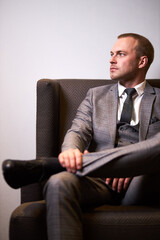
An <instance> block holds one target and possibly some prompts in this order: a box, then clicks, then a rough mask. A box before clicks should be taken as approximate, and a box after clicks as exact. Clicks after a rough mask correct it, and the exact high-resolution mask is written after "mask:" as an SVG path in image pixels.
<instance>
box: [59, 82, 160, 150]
mask: <svg viewBox="0 0 160 240" xmlns="http://www.w3.org/2000/svg"><path fill="white" fill-rule="evenodd" d="M117 108H118V85H117V84H111V85H107V86H101V87H96V88H92V89H90V90H89V91H88V93H87V95H86V98H85V99H84V101H83V102H82V103H81V105H80V107H79V108H78V110H77V114H76V117H75V119H74V120H73V124H72V126H71V129H69V130H68V132H67V134H66V136H65V139H64V142H63V145H62V151H64V150H66V149H69V148H78V149H80V150H81V151H82V152H83V151H84V150H85V149H89V151H94V152H97V151H103V150H106V149H110V148H114V146H115V139H116V130H117ZM158 132H160V89H159V88H154V87H152V86H151V85H150V84H149V83H147V84H146V87H145V91H144V96H143V98H142V102H141V107H140V129H139V140H140V141H142V140H145V139H149V138H151V137H153V136H154V135H156V133H158Z"/></svg>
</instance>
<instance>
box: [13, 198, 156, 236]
mask: <svg viewBox="0 0 160 240" xmlns="http://www.w3.org/2000/svg"><path fill="white" fill-rule="evenodd" d="M83 220H84V236H85V237H84V239H86V240H90V239H92V240H94V239H96V240H97V239H100V240H103V239H104V240H105V239H107V240H116V239H117V240H120V239H123V240H124V239H126V240H128V239H130V240H132V239H133V240H136V239H140V240H143V239H144V240H151V239H152V240H158V239H160V207H148V206H110V205H104V206H102V207H99V208H96V209H94V210H93V211H90V212H85V213H84V214H83ZM10 236H11V238H10V239H11V240H22V239H23V240H28V239H30V240H36V239H37V240H47V227H46V204H45V201H44V200H42V201H37V202H28V203H23V204H21V205H20V206H19V207H18V208H17V209H15V211H14V212H13V213H12V217H11V222H10Z"/></svg>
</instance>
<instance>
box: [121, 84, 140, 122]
mask: <svg viewBox="0 0 160 240" xmlns="http://www.w3.org/2000/svg"><path fill="white" fill-rule="evenodd" d="M124 91H125V92H126V93H127V98H126V100H125V102H124V105H123V110H122V114H121V119H120V122H125V123H130V121H131V117H132V109H133V100H132V96H133V94H134V93H135V92H136V90H135V88H126V89H125V90H124Z"/></svg>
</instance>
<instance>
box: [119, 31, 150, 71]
mask: <svg viewBox="0 0 160 240" xmlns="http://www.w3.org/2000/svg"><path fill="white" fill-rule="evenodd" d="M125 37H132V38H134V39H136V40H138V45H137V47H136V48H135V50H136V53H137V57H141V56H147V57H148V63H147V65H146V70H148V68H149V67H150V65H151V63H152V62H153V59H154V47H153V45H152V43H151V42H150V41H149V40H148V39H147V38H145V37H144V36H142V35H139V34H136V33H124V34H121V35H119V36H118V38H125Z"/></svg>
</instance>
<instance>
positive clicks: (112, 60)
mask: <svg viewBox="0 0 160 240" xmlns="http://www.w3.org/2000/svg"><path fill="white" fill-rule="evenodd" d="M116 62H117V60H116V55H115V54H113V55H112V56H111V58H110V63H116Z"/></svg>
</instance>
